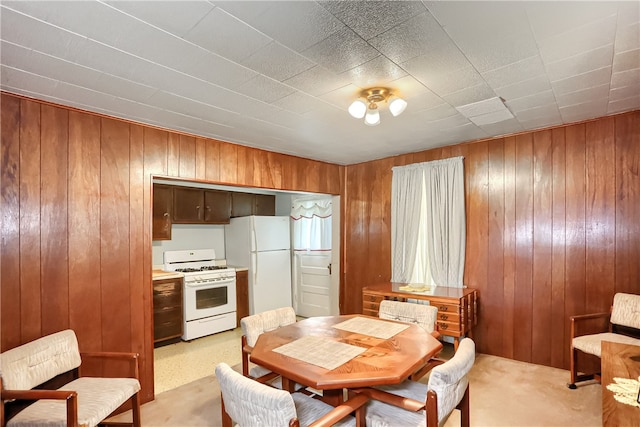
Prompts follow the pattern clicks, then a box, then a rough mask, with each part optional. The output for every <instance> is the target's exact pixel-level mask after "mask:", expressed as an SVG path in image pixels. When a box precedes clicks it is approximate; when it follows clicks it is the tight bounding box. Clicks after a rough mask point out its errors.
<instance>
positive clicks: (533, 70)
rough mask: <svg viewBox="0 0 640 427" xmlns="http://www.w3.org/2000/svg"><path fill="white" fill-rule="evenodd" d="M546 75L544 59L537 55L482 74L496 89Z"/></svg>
mask: <svg viewBox="0 0 640 427" xmlns="http://www.w3.org/2000/svg"><path fill="white" fill-rule="evenodd" d="M545 73H546V70H545V68H544V64H543V63H542V59H540V56H538V55H537V54H536V55H533V56H531V57H529V58H525V59H521V60H519V61H516V62H512V63H510V64H507V65H505V66H502V67H500V68H496V69H494V70H489V71H484V72H482V73H480V74H481V75H482V77H483V78H484V79H485V81H486V82H487V83H488V84H489V85H491V86H492V87H494V88H501V87H505V86H509V85H511V84H514V83H517V82H521V81H524V80H529V79H531V78H534V77H537V76H540V75H544V74H545Z"/></svg>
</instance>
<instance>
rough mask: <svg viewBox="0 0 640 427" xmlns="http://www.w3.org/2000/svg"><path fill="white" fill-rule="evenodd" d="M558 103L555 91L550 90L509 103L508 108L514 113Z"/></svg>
mask: <svg viewBox="0 0 640 427" xmlns="http://www.w3.org/2000/svg"><path fill="white" fill-rule="evenodd" d="M555 102H556V99H555V97H554V94H553V91H551V90H548V91H545V92H540V93H536V94H535V95H531V96H525V97H523V98H518V99H513V100H511V101H507V107H509V109H510V110H511V111H513V112H514V113H518V112H520V111H526V110H531V109H532V108H535V107H540V106H543V105H551V104H554V103H555Z"/></svg>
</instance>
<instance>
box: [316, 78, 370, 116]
mask: <svg viewBox="0 0 640 427" xmlns="http://www.w3.org/2000/svg"><path fill="white" fill-rule="evenodd" d="M361 91H362V88H360V87H358V86H355V85H352V84H349V85H346V86H343V87H341V88H338V89H336V90H332V91H331V92H327V93H325V94H322V95H321V96H320V98H321V99H323V100H325V101H327V102H329V103H330V104H331V105H335V106H336V107H338V108H339V109H341V110H344V113H345V114H347V116H348V115H349V113H348V112H347V108H349V105H351V103H352V102H353V101H354V100H355V99H356V98H357V97H358V96H360V92H361Z"/></svg>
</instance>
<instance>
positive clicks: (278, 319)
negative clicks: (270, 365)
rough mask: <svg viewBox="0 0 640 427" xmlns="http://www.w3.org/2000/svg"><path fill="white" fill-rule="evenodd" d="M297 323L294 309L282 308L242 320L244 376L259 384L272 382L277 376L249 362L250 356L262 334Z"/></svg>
mask: <svg viewBox="0 0 640 427" xmlns="http://www.w3.org/2000/svg"><path fill="white" fill-rule="evenodd" d="M295 322H296V312H295V311H294V310H293V307H282V308H276V309H274V310H269V311H265V312H262V313H257V314H253V315H251V316H247V317H243V318H242V319H240V326H241V327H242V374H243V375H244V376H245V377H250V378H253V379H255V380H257V381H259V382H271V381H272V380H274V379H275V378H276V377H278V375H277V374H275V373H274V372H271V371H270V370H268V369H266V368H263V367H262V366H258V365H255V364H253V363H251V362H250V361H249V355H250V354H251V351H252V350H253V347H254V346H255V344H256V341H258V337H259V336H260V334H262V333H264V332H269V331H273V330H274V329H278V328H281V327H283V326H286V325H290V324H292V323H295Z"/></svg>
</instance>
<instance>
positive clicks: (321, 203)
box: [291, 197, 331, 251]
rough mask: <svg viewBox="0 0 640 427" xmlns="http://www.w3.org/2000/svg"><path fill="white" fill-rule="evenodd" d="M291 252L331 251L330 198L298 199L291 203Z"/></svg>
mask: <svg viewBox="0 0 640 427" xmlns="http://www.w3.org/2000/svg"><path fill="white" fill-rule="evenodd" d="M291 219H292V220H293V250H296V251H329V250H331V197H300V198H295V199H293V200H292V201H291Z"/></svg>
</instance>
